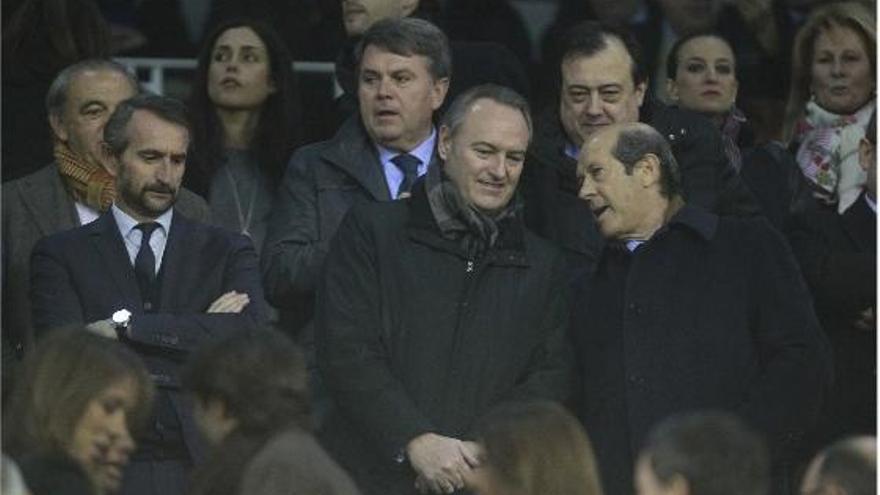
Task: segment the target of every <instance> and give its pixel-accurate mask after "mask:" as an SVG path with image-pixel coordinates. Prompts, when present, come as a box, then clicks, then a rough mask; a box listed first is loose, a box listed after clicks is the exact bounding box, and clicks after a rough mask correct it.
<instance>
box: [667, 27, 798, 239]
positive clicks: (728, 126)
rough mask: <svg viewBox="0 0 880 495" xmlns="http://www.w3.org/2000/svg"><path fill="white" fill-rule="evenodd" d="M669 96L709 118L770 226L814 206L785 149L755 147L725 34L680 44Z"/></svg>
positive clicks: (673, 57) (673, 53) (670, 68)
mask: <svg viewBox="0 0 880 495" xmlns="http://www.w3.org/2000/svg"><path fill="white" fill-rule="evenodd" d="M666 71H667V74H668V75H669V78H668V79H667V80H666V89H667V94H668V95H669V97H670V99H671V100H672V102H673V103H675V104H676V105H678V106H679V107H681V108H684V109H686V110H691V111H694V112H697V113H699V114H701V115H703V116H705V117H706V118H708V119H709V120H710V121H711V122H712V123H713V124H714V125H715V126H717V127H718V129H719V130H720V131H721V142H722V144H723V145H724V152H725V154H726V155H727V158H728V161H729V162H730V163H731V165H733V167H734V168H735V169H736V170H737V171H738V172H739V173H740V175H741V176H742V178H743V180H744V181H745V183H746V184H747V185H748V186H749V189H750V190H751V191H752V193H754V195H755V197H756V199H757V200H758V202H759V203H760V205H761V207H762V209H763V211H764V214H765V215H766V216H767V218H768V219H769V220H770V222H771V223H773V224H774V225H776V226H777V227H779V228H782V227H784V225H785V222H786V221H787V219H788V218H790V215H791V214H792V213H794V212H796V211H800V210H802V209H804V208H805V207H806V206H807V205H808V204H809V203H810V202H811V199H810V197H809V191H808V188H807V185H806V181H805V180H804V178H803V176H802V174H801V172H800V169H799V168H798V167H797V164H796V163H795V161H794V157H793V156H792V155H791V154H790V153H789V152H788V151H787V150H786V149H785V147H784V146H783V145H782V143H778V142H766V143H756V142H755V134H754V132H752V129H751V127H750V125H749V121H748V119H747V118H746V115H745V114H744V113H743V112H741V111H740V110H739V109H738V108H737V106H736V100H737V93H738V90H739V78H738V70H737V60H736V56H735V55H734V52H733V48H732V47H731V45H730V43H729V42H728V41H727V40H726V39H725V38H724V37H722V36H721V35H720V34H717V33H714V32H700V33H694V34H691V35H688V36H684V37H682V38H680V39H679V40H678V41H677V42H676V43H675V44H674V45H673V47H672V49H671V50H670V52H669V56H668V57H667V59H666Z"/></svg>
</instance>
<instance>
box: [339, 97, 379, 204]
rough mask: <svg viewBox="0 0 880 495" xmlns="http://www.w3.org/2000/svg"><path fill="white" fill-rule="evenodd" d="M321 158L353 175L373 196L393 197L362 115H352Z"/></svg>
mask: <svg viewBox="0 0 880 495" xmlns="http://www.w3.org/2000/svg"><path fill="white" fill-rule="evenodd" d="M322 157H323V158H324V159H325V160H326V161H328V162H329V163H332V164H333V165H334V166H336V167H338V168H341V169H342V170H344V171H345V172H346V173H347V174H348V175H349V176H351V177H352V178H354V179H355V180H356V181H357V182H358V183H359V184H360V185H361V186H362V187H363V188H364V189H366V190H367V191H368V192H369V193H370V194H371V195H372V196H373V199H375V200H378V201H382V200H388V199H391V193H390V192H389V191H388V183H387V182H386V181H385V174H384V172H383V171H382V164H381V163H379V157H378V154H377V151H376V147H375V146H373V143H372V141H371V140H370V138H369V136H368V135H367V131H366V130H365V129H364V127H363V124H361V120H360V115H359V114H354V115H352V116H351V117H349V118H348V120H346V121H345V122H344V123H343V124H342V127H340V128H339V131H338V132H337V133H336V135H335V136H333V139H331V140H330V146H329V147H328V148H327V149H326V150H325V151H324V152H323V153H322Z"/></svg>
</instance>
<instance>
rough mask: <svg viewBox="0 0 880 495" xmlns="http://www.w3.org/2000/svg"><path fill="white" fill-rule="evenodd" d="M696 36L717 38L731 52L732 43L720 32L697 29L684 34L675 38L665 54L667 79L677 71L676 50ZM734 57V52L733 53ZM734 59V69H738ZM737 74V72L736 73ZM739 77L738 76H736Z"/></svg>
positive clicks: (671, 77)
mask: <svg viewBox="0 0 880 495" xmlns="http://www.w3.org/2000/svg"><path fill="white" fill-rule="evenodd" d="M696 38H715V39H717V40H721V41H723V42H724V43H725V44H727V46H728V47H730V51H731V53H733V44H732V43H731V42H730V41H729V40H728V39H727V38H725V37H724V36H723V35H722V34H721V33H719V32H717V31H711V30H709V31H697V32H694V33H691V34H688V35H685V36H682V37H681V38H679V39H678V40H676V42H675V44H673V45H672V48H671V49H670V50H669V55H667V56H666V74H667V77H668V78H669V79H675V75H676V74H677V73H678V52H680V51H681V47H682V46H684V44H685V43H687V42H688V41H691V40H693V39H696ZM734 57H736V54H735V53H734ZM735 62H736V60H734V69H735V70H737V71H738V70H739V65H737V64H736V63H735ZM736 75H737V76H739V74H736ZM737 79H739V77H737Z"/></svg>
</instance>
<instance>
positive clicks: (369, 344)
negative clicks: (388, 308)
mask: <svg viewBox="0 0 880 495" xmlns="http://www.w3.org/2000/svg"><path fill="white" fill-rule="evenodd" d="M359 217H360V216H359V214H358V212H357V211H355V210H352V211H351V212H349V214H348V215H347V216H346V217H345V220H343V222H342V225H341V226H340V228H339V230H338V231H337V234H336V236H335V239H334V241H333V243H332V247H331V250H330V254H329V255H328V256H327V265H326V271H325V274H324V277H323V280H322V284H321V287H320V288H319V291H318V298H317V317H316V321H317V323H316V329H315V334H316V335H315V339H316V343H317V352H318V367H319V368H320V371H321V374H322V376H323V377H324V379H325V381H326V384H327V387H328V389H329V390H330V393H331V395H332V396H333V397H334V399H335V401H336V403H337V405H338V406H339V408H340V409H341V412H342V413H343V415H344V416H345V417H346V418H348V419H349V420H350V421H352V422H353V423H354V424H355V425H356V426H357V427H358V428H359V429H361V430H362V431H364V432H365V434H366V436H367V437H368V438H369V439H371V440H372V441H373V443H374V445H375V446H376V447H377V450H378V451H379V452H385V453H386V454H387V456H388V458H389V459H391V458H393V457H394V456H395V455H396V454H397V453H398V451H399V450H400V449H401V448H403V447H405V446H406V444H407V443H408V442H409V441H410V440H411V439H413V438H415V437H416V436H418V435H420V434H422V433H426V432H429V431H432V430H433V427H432V424H431V422H430V420H429V419H428V418H427V417H425V416H424V415H423V414H422V412H421V411H419V410H418V408H417V407H416V405H415V404H414V403H413V401H412V400H411V399H410V397H409V396H408V394H407V392H406V390H405V389H404V387H403V385H402V384H401V383H400V381H399V380H398V379H397V378H396V377H395V376H394V375H393V374H392V372H391V369H390V367H389V350H388V345H389V344H388V343H387V342H386V341H385V337H384V333H383V331H382V323H381V321H382V320H381V315H380V313H381V307H382V301H381V294H380V293H379V292H380V291H379V273H378V272H377V266H376V263H377V259H376V252H375V245H374V244H373V240H372V238H371V232H370V231H369V228H368V227H367V226H366V225H365V224H364V222H363V221H362V220H361V219H360V218H359Z"/></svg>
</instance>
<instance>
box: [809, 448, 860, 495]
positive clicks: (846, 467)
mask: <svg viewBox="0 0 880 495" xmlns="http://www.w3.org/2000/svg"><path fill="white" fill-rule="evenodd" d="M876 466H877V440H876V438H874V437H869V436H860V437H852V438H847V439H844V440H840V441H838V442H835V443H833V444H831V445H830V446H829V447H827V448H825V449H824V450H823V451H822V452H819V454H818V455H816V457H815V458H814V459H813V461H812V462H811V463H810V466H809V467H808V468H807V472H806V474H804V480H803V483H802V484H801V494H802V495H874V494H876V493H877V479H876V476H877V467H876Z"/></svg>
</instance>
